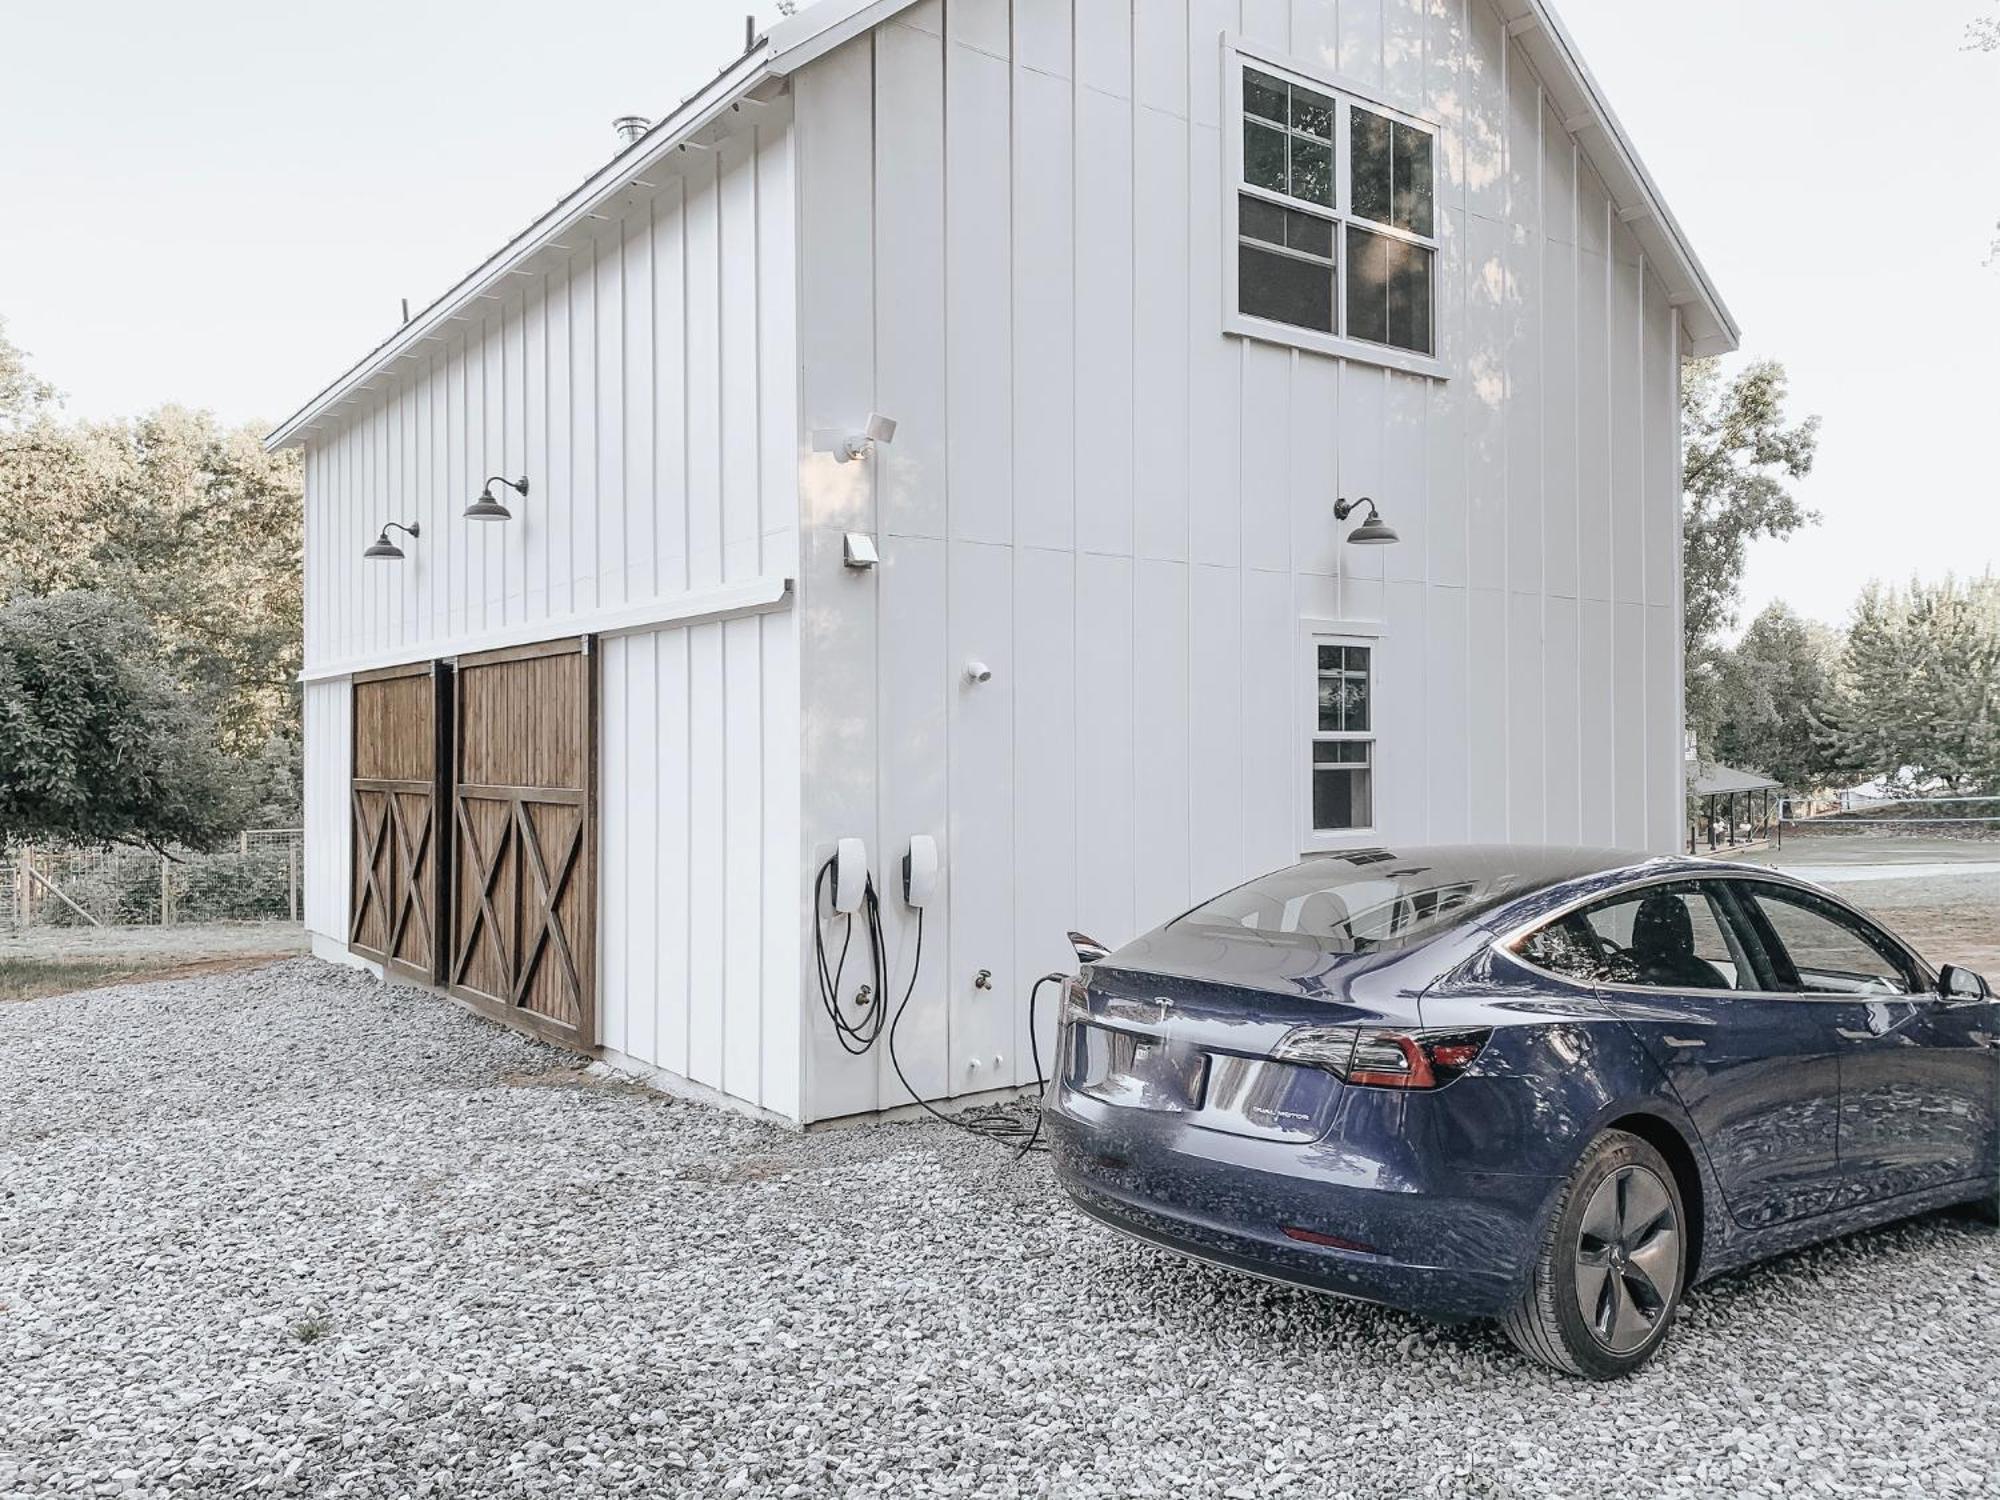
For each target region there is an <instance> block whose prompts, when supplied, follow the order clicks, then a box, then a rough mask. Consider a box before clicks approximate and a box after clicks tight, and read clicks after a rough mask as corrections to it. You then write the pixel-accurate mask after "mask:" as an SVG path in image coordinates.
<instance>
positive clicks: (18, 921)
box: [14, 844, 35, 927]
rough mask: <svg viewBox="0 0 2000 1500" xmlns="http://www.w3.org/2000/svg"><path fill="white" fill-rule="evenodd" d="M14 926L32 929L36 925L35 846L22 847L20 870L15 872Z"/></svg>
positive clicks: (25, 845) (24, 845)
mask: <svg viewBox="0 0 2000 1500" xmlns="http://www.w3.org/2000/svg"><path fill="white" fill-rule="evenodd" d="M14 881H15V884H14V925H15V926H16V927H32V926H33V925H34V923H35V846H34V845H32V844H23V845H22V846H21V864H20V868H19V869H17V870H15V872H14Z"/></svg>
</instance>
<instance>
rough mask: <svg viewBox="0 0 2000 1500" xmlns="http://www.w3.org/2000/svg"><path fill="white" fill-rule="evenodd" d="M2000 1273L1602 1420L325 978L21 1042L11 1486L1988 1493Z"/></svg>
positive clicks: (1986, 1256)
mask: <svg viewBox="0 0 2000 1500" xmlns="http://www.w3.org/2000/svg"><path fill="white" fill-rule="evenodd" d="M1995 1245H1996V1241H1995V1239H1994V1237H1993V1236H1992V1235H1991V1234H1990V1233H1989V1232H1987V1231H1984V1230H1981V1229H1980V1228H1978V1227H1976V1226H1975V1225H1973V1224H1972V1223H1971V1222H1970V1221H1968V1220H1965V1219H1961V1218H1957V1217H1950V1216H1939V1217H1932V1218H1929V1219H1925V1220H1922V1221H1919V1222H1916V1223H1912V1224H1906V1225H1903V1226H1899V1227H1896V1228H1893V1229H1889V1230H1886V1231H1882V1232H1878V1233H1875V1234H1871V1235H1867V1236H1863V1237H1860V1238H1856V1239H1849V1240H1846V1241H1843V1242H1841V1243H1839V1244H1836V1245H1833V1246H1831V1247H1827V1248H1822V1249H1819V1250H1814V1251H1811V1252H1808V1253H1805V1254H1802V1255H1797V1256H1793V1257H1791V1258H1789V1259H1786V1260H1784V1261H1782V1262H1779V1263H1777V1264H1775V1265H1772V1266H1769V1267H1766V1268H1764V1269H1762V1270H1759V1271H1756V1272H1753V1273H1749V1274H1746V1275H1742V1276H1738V1277H1735V1278H1732V1279H1730V1280H1727V1281H1725V1282H1723V1283H1721V1284H1718V1285H1715V1286H1712V1287H1710V1288H1708V1289H1707V1290H1706V1291H1704V1292H1701V1293H1698V1294H1696V1295H1695V1296H1694V1297H1693V1298H1692V1300H1691V1301H1690V1303H1689V1304H1688V1308H1687V1313H1686V1317H1685V1320H1684V1322H1683V1324H1682V1326H1681V1327H1680V1328H1679V1329H1678V1330H1677V1331H1676V1333H1675V1336H1674V1338H1673V1340H1672V1341H1671V1342H1670V1344H1669V1345H1668V1347H1667V1350H1666V1352H1665V1353H1664V1355H1663V1356H1662V1357H1661V1358H1660V1359H1658V1360H1657V1361H1655V1362H1654V1364H1653V1365H1652V1366H1650V1367H1649V1368H1648V1369H1647V1370H1645V1371H1644V1372H1642V1374H1641V1375H1639V1376H1638V1377H1637V1378H1635V1379H1634V1380H1632V1381H1630V1382H1628V1383H1627V1384H1625V1385H1622V1386H1617V1387H1604V1386H1593V1385H1588V1384H1584V1383H1581V1382H1574V1381H1568V1380H1564V1379H1560V1378H1558V1377H1555V1376H1552V1375H1549V1374H1547V1373H1545V1372H1543V1371H1541V1370H1540V1369H1538V1368H1536V1367H1533V1366H1530V1365H1528V1364H1527V1363H1526V1362H1524V1361H1523V1360H1522V1359H1521V1358H1520V1357H1518V1356H1517V1355H1515V1354H1514V1353H1513V1352H1512V1351H1511V1350H1510V1349H1509V1348H1507V1347H1506V1346H1505V1345H1504V1344H1503V1343H1502V1342H1501V1341H1500V1339H1499V1338H1498V1337H1497V1336H1496V1335H1494V1334H1492V1333H1491V1332H1489V1331H1487V1330H1484V1329H1479V1328H1465V1329H1456V1330H1441V1329H1438V1328H1435V1327H1432V1326H1429V1325H1427V1324H1424V1323H1422V1322H1419V1321H1417V1320H1414V1319H1411V1318H1406V1317H1403V1316H1400V1315H1398V1314H1395V1313H1389V1312H1382V1311H1376V1310H1373V1309H1369V1308H1364V1307H1358V1306H1353V1305H1346V1304H1341V1303H1337V1302H1333V1301H1329V1300H1324V1299H1320V1298H1316V1297H1313V1296H1310V1295H1306V1294H1302V1293H1293V1292H1289V1291H1285V1290H1282V1289H1279V1288H1275V1287H1271V1286H1267V1285H1265V1284H1263V1283H1260V1282H1255V1281H1250V1280H1247V1279H1243V1278H1240V1277H1234V1276H1230V1275H1226V1274H1223V1273H1219V1272H1213V1271H1209V1270H1205V1269H1202V1268H1199V1267H1195V1266H1191V1265H1186V1264H1182V1263H1180V1262H1177V1261H1175V1260H1173V1259H1171V1258H1169V1257H1167V1256H1165V1255H1161V1254H1157V1253H1154V1252H1150V1251H1145V1250H1140V1249H1136V1248H1133V1247H1130V1246H1128V1245H1125V1244H1123V1243H1121V1242H1116V1241H1113V1240H1110V1239H1108V1238H1106V1237H1105V1236H1103V1235H1102V1234H1100V1233H1099V1232H1097V1231H1096V1230H1094V1229H1092V1228H1090V1227H1089V1226H1087V1225H1085V1224H1084V1223H1082V1222H1080V1221H1079V1220H1078V1219H1077V1218H1076V1217H1074V1216H1073V1215H1072V1214H1071V1213H1070V1212H1069V1211H1068V1210H1067V1209H1065V1208H1064V1207H1062V1206H1061V1205H1060V1204H1059V1203H1058V1202H1056V1201H1055V1199H1054V1197H1053V1196H1052V1194H1051V1191H1050V1189H1049V1186H1048V1183H1047V1181H1046V1179H1045V1176H1044V1171H1043V1166H1042V1163H1041V1162H1040V1161H1039V1160H1034V1159H1031V1160H1029V1161H1028V1162H1025V1163H1016V1162H1014V1161H1012V1160H1010V1159H1009V1157H1008V1156H1007V1155H1006V1154H1005V1153H1003V1152H1001V1151H999V1150H997V1149H995V1148H993V1147H991V1146H989V1145H986V1144H985V1143H983V1142H979V1141H975V1140H971V1139H968V1138H965V1137H963V1136H961V1135H959V1134H958V1133H956V1132H953V1131H951V1130H948V1129H946V1128H945V1127H943V1126H940V1125H935V1124H929V1123H926V1124H918V1125H897V1126H888V1127H879V1128H873V1129H866V1130H849V1131H838V1132H831V1133H825V1134H818V1135H812V1136H800V1135H796V1134H791V1133H788V1132H785V1131H783V1130H779V1129H775V1128H772V1127H768V1126H764V1125H761V1124H757V1123H754V1122H751V1121H747V1120H743V1119H740V1118H737V1117H736V1116H734V1115H730V1114H726V1113H721V1112H718V1111H715V1110H711V1109H708V1108H705V1107H702V1106H699V1105H693V1104H687V1103H681V1102H676V1101H670V1100H667V1099H663V1098H660V1097H658V1096H656V1095H653V1094H651V1093H649V1092H647V1091H644V1090H642V1089H639V1088H636V1087H629V1086H626V1085H623V1084H618V1083H603V1082H598V1081H595V1080H593V1079H592V1078H591V1077H590V1076H589V1075H587V1074H584V1073H581V1072H579V1071H578V1070H577V1068H576V1067H575V1066H574V1064H573V1062H572V1060H570V1059H569V1058H567V1057H566V1056H564V1055H563V1054H561V1053H559V1052H556V1051H554V1050H551V1049H549V1048H546V1047H543V1046H541V1045H539V1044H536V1043H534V1042H530V1041H527V1040H524V1039H522V1038H519V1037H516V1036H513V1035H512V1034H510V1033H507V1032H505V1031H502V1030H501V1029H499V1028H497V1027H495V1026H492V1025H489V1024H487V1023H485V1022H483V1021H480V1020H477V1019H475V1018H473V1017H471V1016H469V1015H466V1014H464V1013H462V1012H460V1011H459V1010H457V1009H456V1008H454V1007H452V1006H450V1005H447V1004H445V1003H443V1002H440V1001H437V1000H434V999H429V998H425V997H422V996H418V995H415V994H412V993H410V992H407V991H398V990H394V989H389V988H385V987H383V986H380V985H378V984H375V983H374V982H372V981H370V980H368V979H366V978H365V977H362V976H360V975H357V974H354V973H351V972H348V971H345V970H340V969H335V968H332V967H329V966H324V965H319V964H315V963H313V962H312V961H310V960H294V961H291V962H286V963H282V964H279V965H276V966H273V967H271V968H267V969H262V970H258V971H254V972H249V973H240V974H232V975H228V976H225V977H222V978H217V979H206V980H194V981H188V982H184V983H178V984H160V985H138V986H128V987H125V988H121V989H117V990H110V991H100V992H96V993H92V994H84V995H73V996H67V997H63V998H60V999H54V1000H44V1001H32V1002H26V1003H22V1004H19V1005H14V1006H9V1007H6V1008H4V1009H0V1494H6V1495H16V1494H23V1495H27V1494H32V1495H42V1494H49V1493H82V1492H89V1491H95V1492H97V1493H115V1492H117V1491H118V1490H120V1489H127V1490H132V1491H137V1492H153V1493H159V1494H168V1493H179V1494H199V1495H226V1494H236V1493H242V1492H253V1493H254V1492H256V1491H259V1490H264V1491H270V1492H276V1493H292V1494H307V1493H310V1494H327V1495H368V1496H398V1495H412V1496H415V1495H440V1496H443V1495H457V1496H473V1495H478V1496H486V1495H541V1494H546V1495H550V1496H557V1495H560V1496H565V1497H567V1496H590V1495H597V1494H620V1495H658V1494H681V1493H686V1494H702V1495H711V1494H737V1493H740V1494H756V1495H766V1494H773V1495H774V1494H784V1495H794V1494H797V1495H813V1496H819V1495H877V1494H881V1495H897V1496H903V1495H926V1494H954V1495H958V1494H982V1495H1013V1494H1028V1495H1043V1494H1046V1495H1064V1496H1068V1495H1103V1496H1119V1497H1124V1496H1139V1495H1162V1496H1167V1495H1171V1496H1176V1497H1178V1496H1193V1495H1202V1496H1206V1495H1235V1496H1265V1495H1298V1496H1301V1497H1304V1496H1312V1497H1315V1500H1317V1497H1322V1496H1344V1495H1353V1496H1411V1495H1415V1496H1432V1495H1473V1496H1527V1495H1537V1496H1540V1495H1560V1496H1597V1495H1603V1496H1620V1497H1624V1496H1642V1495H1690V1496H1692V1495H1703V1496H1706V1495H1715V1494H1725V1493H1726V1494H1729V1495H1751V1494H1757V1495H1762V1494H1788V1495H1789V1494H1798V1495H1821V1494H1827V1495H1890V1494H1894V1495H1908V1496H1911V1497H1917V1496H1922V1497H1942V1496H1952V1495H1973V1494H1982V1495H1990V1494H1993V1493H1995V1490H1994V1485H1995V1483H1996V1480H1995V1475H1996V1474H2000V1270H1996V1269H1995V1267H1994V1265H1993V1259H1994V1256H1993V1252H1994V1249H1995Z"/></svg>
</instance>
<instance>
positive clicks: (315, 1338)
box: [292, 1313, 333, 1344]
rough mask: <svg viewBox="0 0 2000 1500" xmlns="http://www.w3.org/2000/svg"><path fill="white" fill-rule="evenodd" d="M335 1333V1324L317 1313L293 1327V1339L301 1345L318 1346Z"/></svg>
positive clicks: (302, 1319)
mask: <svg viewBox="0 0 2000 1500" xmlns="http://www.w3.org/2000/svg"><path fill="white" fill-rule="evenodd" d="M332 1332H333V1322H332V1320H331V1319H329V1318H323V1317H321V1316H319V1315H318V1314H317V1313H315V1314H314V1315H313V1316H311V1317H309V1318H301V1319H299V1321H298V1322H296V1323H294V1324H293V1325H292V1337H293V1338H295V1339H297V1340H298V1341H299V1342H300V1343H301V1344H317V1343H318V1342H320V1340H322V1339H324V1338H325V1337H326V1336H327V1335H328V1334H329V1333H332Z"/></svg>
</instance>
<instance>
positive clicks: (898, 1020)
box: [889, 906, 1069, 1161]
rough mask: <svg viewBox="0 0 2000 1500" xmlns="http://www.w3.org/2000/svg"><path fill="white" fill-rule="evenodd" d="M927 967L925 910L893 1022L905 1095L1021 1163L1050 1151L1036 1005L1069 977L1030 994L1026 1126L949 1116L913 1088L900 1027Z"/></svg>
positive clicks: (892, 1044) (892, 1049)
mask: <svg viewBox="0 0 2000 1500" xmlns="http://www.w3.org/2000/svg"><path fill="white" fill-rule="evenodd" d="M923 967H924V909H923V908H922V907H921V906H920V907H918V908H917V952H916V961H915V962H914V963H912V964H911V965H910V982H909V983H908V984H907V985H905V986H904V987H903V998H902V999H901V1000H899V1001H898V1002H897V1003H896V1014H895V1015H894V1017H892V1018H891V1019H890V1022H889V1066H890V1067H891V1068H893V1069H895V1071H896V1081H897V1082H898V1083H900V1084H902V1086H903V1092H904V1093H906V1094H908V1095H909V1096H910V1098H911V1099H913V1100H915V1101H916V1103H917V1106H918V1108H920V1109H922V1110H923V1112H924V1113H925V1114H927V1115H929V1116H930V1117H931V1118H932V1119H934V1120H942V1121H943V1122H944V1123H945V1124H947V1125H949V1126H951V1127H952V1128H953V1129H955V1130H963V1131H964V1132H965V1133H966V1134H968V1135H976V1136H979V1137H980V1138H982V1139H984V1140H989V1141H992V1142H994V1143H995V1144H996V1145H1001V1146H1007V1147H1011V1148H1012V1149H1013V1152H1014V1158H1015V1160H1017V1161H1018V1160H1020V1158H1022V1157H1023V1156H1026V1155H1027V1154H1028V1153H1029V1152H1030V1151H1046V1150H1048V1149H1049V1148H1048V1147H1047V1146H1046V1145H1044V1144H1042V1109H1041V1101H1042V1096H1043V1095H1044V1094H1045V1093H1046V1092H1047V1091H1048V1084H1047V1082H1046V1080H1045V1079H1044V1078H1043V1077H1042V1047H1041V1042H1040V1041H1039V1040H1038V1039H1037V1038H1036V1036H1035V1003H1036V1001H1037V1000H1038V999H1040V997H1041V993H1042V986H1043V985H1045V984H1058V985H1059V984H1061V983H1062V982H1063V981H1065V980H1066V979H1068V978H1069V976H1068V975H1067V974H1064V973H1061V972H1056V973H1050V974H1044V975H1043V976H1042V977H1041V978H1040V979H1037V980H1036V981H1035V983H1034V986H1033V987H1032V988H1031V989H1030V990H1029V991H1028V1051H1029V1053H1030V1054H1031V1055H1032V1056H1033V1058H1034V1061H1035V1117H1034V1119H1033V1121H1032V1122H1026V1123H1024V1122H1023V1121H1021V1120H1018V1119H967V1118H965V1117H964V1116H962V1115H948V1114H946V1113H945V1112H944V1111H943V1110H941V1109H939V1108H937V1107H936V1106H935V1105H933V1104H932V1103H931V1102H930V1101H929V1100H928V1099H926V1098H924V1096H923V1095H922V1094H919V1093H918V1092H917V1091H916V1089H914V1088H912V1087H911V1086H910V1080H909V1078H908V1077H907V1076H906V1075H905V1074H904V1072H903V1063H902V1060H901V1059H900V1058H898V1057H897V1056H896V1028H897V1027H898V1026H900V1025H902V1023H903V1012H904V1011H906V1010H908V1009H909V1008H910V997H911V996H912V995H914V994H915V993H916V992H917V975H918V974H920V973H922V972H923Z"/></svg>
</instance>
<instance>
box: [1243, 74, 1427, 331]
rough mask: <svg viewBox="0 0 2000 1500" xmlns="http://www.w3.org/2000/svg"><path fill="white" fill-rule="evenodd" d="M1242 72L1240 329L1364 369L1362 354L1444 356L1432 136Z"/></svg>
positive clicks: (1343, 101)
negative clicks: (1439, 345)
mask: <svg viewBox="0 0 2000 1500" xmlns="http://www.w3.org/2000/svg"><path fill="white" fill-rule="evenodd" d="M1233 66H1234V67H1235V68H1236V69H1237V72H1238V77H1239V79H1240V83H1241V89H1240V100H1241V108H1242V130H1241V151H1240V153H1239V156H1238V170H1237V173H1236V177H1235V181H1234V182H1233V183H1232V184H1230V187H1229V204H1228V214H1229V219H1230V222H1231V225H1232V228H1233V230H1234V236H1233V237H1234V239H1235V241H1236V263H1235V267H1234V271H1235V277H1234V281H1235V285H1234V289H1233V293H1234V303H1233V309H1232V310H1233V311H1234V313H1235V314H1237V317H1236V318H1234V319H1232V320H1231V327H1232V328H1233V329H1234V331H1237V332H1244V333H1256V334H1260V335H1262V336H1265V337H1275V338H1280V339H1283V340H1285V341H1287V342H1291V343H1298V344H1302V345H1304V346H1306V347H1308V348H1322V349H1325V350H1327V352H1331V353H1347V354H1359V355H1361V356H1362V357H1367V356H1366V353H1365V346H1378V347H1379V348H1381V349H1382V350H1385V351H1387V350H1397V351H1403V352H1404V353H1407V354H1410V355H1415V356H1418V357H1419V361H1418V362H1422V361H1424V360H1427V359H1428V358H1429V356H1431V355H1432V354H1433V353H1434V352H1435V344H1436V332H1435V326H1434V323H1435V320H1434V317H1433V311H1434V307H1435V303H1436V282H1437V253H1438V241H1437V205H1436V201H1435V193H1434V189H1433V161H1434V157H1435V153H1436V136H1435V133H1434V131H1433V130H1432V129H1431V127H1429V126H1428V125H1424V124H1422V123H1420V122H1418V121H1416V120H1413V119H1410V118H1409V117H1407V116H1405V115H1401V114H1398V113H1397V112H1396V111H1394V110H1390V109H1386V108H1384V107H1382V106H1380V105H1375V104H1371V103H1367V102H1364V101H1362V100H1359V99H1355V98H1351V97H1349V96H1348V95H1345V94H1342V93H1340V92H1339V91H1337V90H1335V89H1331V88H1328V87H1325V86H1323V85H1320V84H1316V83H1311V82H1308V81H1306V80H1305V79H1304V78H1302V77H1293V76H1287V75H1286V74H1284V73H1281V72H1279V71H1277V70H1275V69H1273V68H1271V67H1269V66H1267V65H1265V64H1263V63H1261V62H1256V63H1253V62H1247V61H1243V60H1242V59H1240V58H1237V59H1236V60H1235V62H1234V63H1233ZM1356 344H1358V345H1360V346H1364V347H1363V348H1356V347H1355V345H1356ZM1387 362H1389V363H1401V362H1403V361H1400V360H1397V359H1395V358H1394V357H1391V358H1389V359H1388V361H1387Z"/></svg>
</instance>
